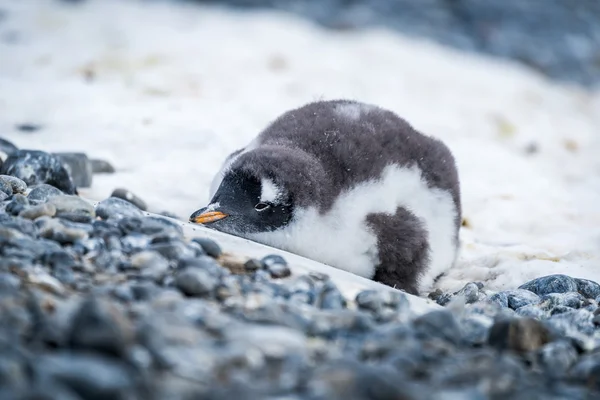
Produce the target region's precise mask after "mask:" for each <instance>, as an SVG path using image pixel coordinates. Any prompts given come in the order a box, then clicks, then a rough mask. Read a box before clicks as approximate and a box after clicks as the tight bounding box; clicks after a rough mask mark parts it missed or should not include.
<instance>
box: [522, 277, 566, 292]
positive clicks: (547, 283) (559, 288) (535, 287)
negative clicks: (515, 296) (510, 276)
mask: <svg viewBox="0 0 600 400" xmlns="http://www.w3.org/2000/svg"><path fill="white" fill-rule="evenodd" d="M519 289H525V290H529V291H530V292H533V293H535V294H537V295H538V296H543V295H545V294H550V293H566V292H576V291H577V282H576V281H575V279H573V278H571V277H570V276H567V275H561V274H557V275H548V276H544V277H541V278H537V279H533V280H531V281H529V282H526V283H524V284H522V285H521V286H519Z"/></svg>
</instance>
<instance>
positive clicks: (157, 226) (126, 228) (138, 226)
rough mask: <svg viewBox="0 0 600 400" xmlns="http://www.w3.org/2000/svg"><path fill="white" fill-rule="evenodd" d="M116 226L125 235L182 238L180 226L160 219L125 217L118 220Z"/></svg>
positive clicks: (152, 217)
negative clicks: (140, 234) (136, 234)
mask: <svg viewBox="0 0 600 400" xmlns="http://www.w3.org/2000/svg"><path fill="white" fill-rule="evenodd" d="M117 225H118V226H119V228H120V229H121V230H122V231H123V233H125V234H129V233H134V232H135V233H142V234H144V235H150V236H157V235H164V236H169V237H171V238H181V237H183V229H182V228H181V226H179V225H177V224H176V223H173V222H171V221H169V220H167V219H165V218H160V217H154V216H150V217H125V218H121V219H120V220H118V222H117Z"/></svg>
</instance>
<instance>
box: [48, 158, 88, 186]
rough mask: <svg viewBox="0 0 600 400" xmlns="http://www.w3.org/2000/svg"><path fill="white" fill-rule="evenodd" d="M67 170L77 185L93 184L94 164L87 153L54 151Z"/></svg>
mask: <svg viewBox="0 0 600 400" xmlns="http://www.w3.org/2000/svg"><path fill="white" fill-rule="evenodd" d="M53 155H54V156H56V157H58V159H59V160H60V161H61V163H62V165H63V167H65V169H66V170H67V172H68V173H69V175H70V176H71V179H72V180H73V184H74V185H75V186H76V187H83V188H88V187H91V186H92V164H91V162H90V160H89V159H88V157H87V155H86V154H85V153H53Z"/></svg>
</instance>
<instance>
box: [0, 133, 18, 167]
mask: <svg viewBox="0 0 600 400" xmlns="http://www.w3.org/2000/svg"><path fill="white" fill-rule="evenodd" d="M18 150H19V148H18V147H17V146H15V145H14V144H13V143H12V142H10V141H8V140H6V139H4V138H1V137H0V161H5V160H6V158H7V157H8V156H9V155H11V154H12V153H14V152H16V151H18ZM0 164H1V163H0Z"/></svg>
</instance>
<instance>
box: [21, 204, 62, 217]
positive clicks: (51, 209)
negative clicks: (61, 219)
mask: <svg viewBox="0 0 600 400" xmlns="http://www.w3.org/2000/svg"><path fill="white" fill-rule="evenodd" d="M54 215H56V207H55V206H54V204H48V203H43V204H38V205H36V206H31V207H27V208H24V209H23V210H21V211H20V212H19V217H22V218H26V219H32V220H33V219H37V218H39V217H43V216H47V217H53V216H54Z"/></svg>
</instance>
